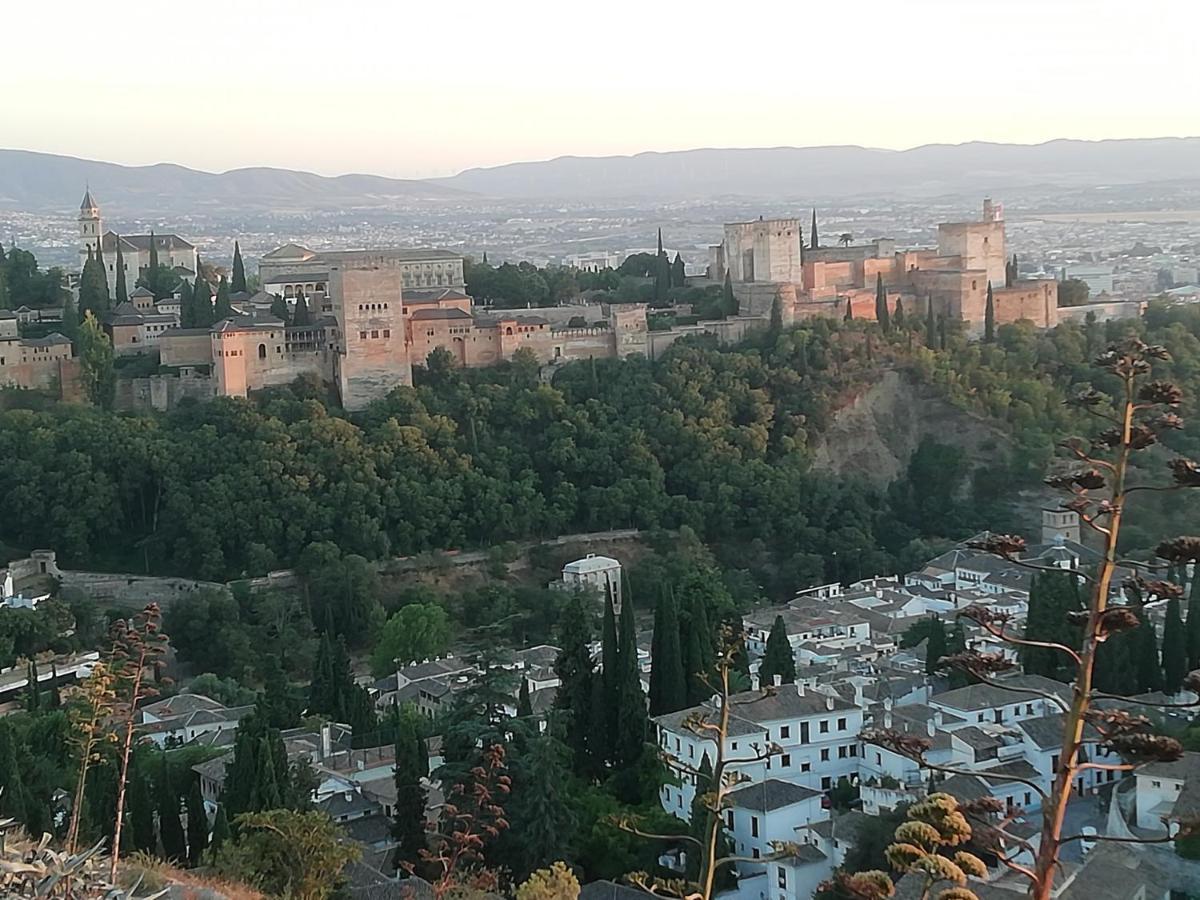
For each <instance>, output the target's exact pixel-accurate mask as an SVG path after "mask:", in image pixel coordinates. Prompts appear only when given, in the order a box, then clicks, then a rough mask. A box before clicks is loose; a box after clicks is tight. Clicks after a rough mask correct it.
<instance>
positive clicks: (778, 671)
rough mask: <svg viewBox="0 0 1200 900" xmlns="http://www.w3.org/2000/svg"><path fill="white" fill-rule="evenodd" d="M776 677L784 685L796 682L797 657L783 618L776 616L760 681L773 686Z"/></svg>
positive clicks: (759, 673)
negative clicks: (793, 651)
mask: <svg viewBox="0 0 1200 900" xmlns="http://www.w3.org/2000/svg"><path fill="white" fill-rule="evenodd" d="M776 675H778V676H779V677H780V680H781V681H782V682H783V683H784V684H792V683H794V682H795V680H796V657H795V655H794V654H793V653H792V644H791V642H790V641H789V640H788V636H787V625H786V624H785V623H784V621H783V616H776V617H775V622H774V623H773V624H772V625H771V633H770V634H769V635H767V645H766V648H765V649H764V650H763V658H762V663H761V664H760V665H759V667H758V680H759V683H760V684H762V685H769V684H773V683H774V680H775V676H776Z"/></svg>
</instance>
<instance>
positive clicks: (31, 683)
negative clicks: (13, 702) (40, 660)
mask: <svg viewBox="0 0 1200 900" xmlns="http://www.w3.org/2000/svg"><path fill="white" fill-rule="evenodd" d="M41 707H42V692H41V689H40V688H39V686H38V670H37V663H36V662H35V661H34V660H32V659H31V660H30V661H29V667H28V668H27V669H26V670H25V710H26V712H31V713H35V712H37V711H38V710H39V709H41Z"/></svg>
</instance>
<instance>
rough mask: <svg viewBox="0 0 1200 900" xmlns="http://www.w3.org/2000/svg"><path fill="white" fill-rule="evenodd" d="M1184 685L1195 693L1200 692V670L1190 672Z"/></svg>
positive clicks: (1185, 678)
mask: <svg viewBox="0 0 1200 900" xmlns="http://www.w3.org/2000/svg"><path fill="white" fill-rule="evenodd" d="M1183 686H1184V687H1185V688H1187V689H1188V690H1189V691H1191V692H1192V693H1193V694H1200V670H1197V671H1193V672H1188V673H1187V675H1185V676H1184V679H1183Z"/></svg>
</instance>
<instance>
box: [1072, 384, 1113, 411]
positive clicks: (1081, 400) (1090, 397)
mask: <svg viewBox="0 0 1200 900" xmlns="http://www.w3.org/2000/svg"><path fill="white" fill-rule="evenodd" d="M1107 399H1108V397H1106V396H1105V395H1104V394H1102V393H1100V392H1099V391H1098V390H1096V389H1095V388H1094V387H1086V388H1083V389H1082V390H1080V391H1079V392H1077V393H1076V394H1075V395H1074V396H1072V397H1068V398H1067V399H1066V401H1065V403H1066V405H1067V406H1076V407H1079V408H1083V407H1088V406H1099V405H1100V404H1101V403H1103V402H1104V401H1105V400H1107Z"/></svg>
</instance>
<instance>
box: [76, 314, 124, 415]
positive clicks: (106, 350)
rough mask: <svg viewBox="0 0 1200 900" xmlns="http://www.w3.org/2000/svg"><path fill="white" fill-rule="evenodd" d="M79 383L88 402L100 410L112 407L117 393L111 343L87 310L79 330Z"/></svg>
mask: <svg viewBox="0 0 1200 900" xmlns="http://www.w3.org/2000/svg"><path fill="white" fill-rule="evenodd" d="M79 380H80V382H81V383H82V385H83V392H84V394H85V395H86V396H87V398H88V400H90V401H91V402H92V403H94V404H95V405H96V406H99V407H101V408H103V409H108V408H110V407H111V406H112V403H113V398H114V397H115V396H116V390H117V377H116V372H115V369H114V367H113V347H112V341H111V340H109V337H108V335H107V334H105V333H104V329H103V328H101V327H100V323H99V322H97V321H96V317H95V316H94V315H93V314H92V312H91V311H90V310H89V311H88V312H87V313H86V314H85V316H84V319H83V324H82V325H80V327H79Z"/></svg>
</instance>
